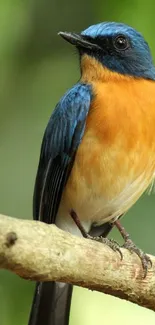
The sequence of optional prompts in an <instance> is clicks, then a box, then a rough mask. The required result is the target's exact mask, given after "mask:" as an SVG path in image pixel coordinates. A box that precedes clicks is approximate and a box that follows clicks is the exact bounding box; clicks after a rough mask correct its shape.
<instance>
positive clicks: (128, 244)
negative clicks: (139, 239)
mask: <svg viewBox="0 0 155 325" xmlns="http://www.w3.org/2000/svg"><path fill="white" fill-rule="evenodd" d="M122 247H123V248H126V249H128V250H129V251H130V252H131V253H135V254H136V255H138V256H139V258H140V260H141V263H142V268H143V271H144V279H145V278H146V276H147V272H148V269H149V267H152V261H151V259H150V257H149V256H148V255H147V254H145V253H144V252H143V251H142V250H141V249H140V248H138V247H137V246H136V245H135V244H134V243H133V242H132V240H131V239H127V240H126V241H125V243H124V245H122Z"/></svg>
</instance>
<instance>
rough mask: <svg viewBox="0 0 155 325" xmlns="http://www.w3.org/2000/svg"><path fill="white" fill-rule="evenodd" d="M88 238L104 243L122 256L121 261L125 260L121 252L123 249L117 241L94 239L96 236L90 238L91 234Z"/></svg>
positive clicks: (102, 238)
mask: <svg viewBox="0 0 155 325" xmlns="http://www.w3.org/2000/svg"><path fill="white" fill-rule="evenodd" d="M87 238H88V239H92V240H96V241H98V242H100V243H103V244H105V245H107V246H108V247H110V248H111V249H112V250H113V251H114V252H118V253H119V254H120V257H121V260H122V259H123V254H122V251H121V247H120V245H119V244H118V243H117V242H116V241H115V240H113V239H108V238H104V237H102V236H99V237H94V236H90V235H89V234H88V236H87Z"/></svg>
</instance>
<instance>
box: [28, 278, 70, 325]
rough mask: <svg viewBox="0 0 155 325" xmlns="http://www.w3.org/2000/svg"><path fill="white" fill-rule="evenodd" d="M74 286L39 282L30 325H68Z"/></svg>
mask: <svg viewBox="0 0 155 325" xmlns="http://www.w3.org/2000/svg"><path fill="white" fill-rule="evenodd" d="M71 296H72V285H70V284H64V283H59V282H44V283H43V282H38V283H37V285H36V290H35V294H34V299H33V304H32V308H31V313H30V318H29V323H28V325H68V324H69V313H70V304H71Z"/></svg>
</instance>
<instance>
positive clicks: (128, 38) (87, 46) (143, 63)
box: [59, 22, 155, 80]
mask: <svg viewBox="0 0 155 325" xmlns="http://www.w3.org/2000/svg"><path fill="white" fill-rule="evenodd" d="M59 35H60V36H62V37H63V38H64V39H65V40H67V41H68V42H69V43H71V44H73V45H75V46H76V48H77V49H78V51H79V53H80V58H81V62H82V60H83V58H84V57H85V58H86V57H87V59H88V58H89V59H90V60H92V59H93V62H99V64H100V65H102V67H104V68H107V69H108V70H110V71H113V72H117V73H119V74H122V75H128V76H133V77H135V78H136V77H137V78H144V79H152V80H155V67H154V65H153V61H152V56H151V52H150V49H149V46H148V44H147V42H146V41H145V39H144V38H143V36H142V35H141V34H140V33H139V32H137V31H136V30H135V29H133V28H132V27H130V26H127V25H125V24H122V23H114V22H105V23H100V24H97V25H93V26H90V27H89V28H87V29H86V30H84V31H83V32H82V33H80V34H76V33H67V32H60V33H59ZM87 61H88V60H87ZM90 68H91V67H90Z"/></svg>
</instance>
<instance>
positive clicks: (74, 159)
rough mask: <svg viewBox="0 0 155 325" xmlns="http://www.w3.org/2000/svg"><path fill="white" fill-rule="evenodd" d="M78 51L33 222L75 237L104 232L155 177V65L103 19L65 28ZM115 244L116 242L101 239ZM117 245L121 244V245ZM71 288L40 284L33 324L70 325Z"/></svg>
mask: <svg viewBox="0 0 155 325" xmlns="http://www.w3.org/2000/svg"><path fill="white" fill-rule="evenodd" d="M59 35H60V36H62V37H63V38H64V39H65V40H67V41H68V42H69V43H71V44H72V45H74V46H75V47H76V49H77V51H78V53H79V56H80V69H81V78H80V81H79V82H78V83H77V84H75V85H74V86H73V87H72V88H71V89H70V90H68V91H67V93H66V94H65V95H64V96H63V97H62V98H61V99H60V101H59V103H58V104H57V105H56V108H55V110H54V111H53V113H52V115H51V118H50V120H49V122H48V125H47V128H46V130H45V134H44V137H43V142H42V146H41V153H40V161H39V166H38V172H37V176H36V183H35V190H34V219H35V220H41V221H43V222H46V223H55V224H56V225H57V226H58V227H60V228H61V229H63V230H65V231H68V232H71V233H73V234H75V235H78V236H79V235H81V234H82V235H83V236H85V237H86V238H92V237H93V235H94V234H96V235H97V236H99V235H102V236H103V237H106V236H107V234H108V232H109V231H110V230H111V228H112V227H113V226H114V225H115V226H116V227H117V228H118V229H119V230H120V232H121V234H122V236H123V238H124V240H125V245H124V246H125V247H127V248H129V249H130V250H131V251H135V252H136V253H137V254H138V255H139V257H140V258H141V261H142V266H143V271H144V276H146V273H147V267H148V263H150V260H149V258H148V256H147V255H145V254H144V253H143V252H142V251H141V250H140V249H138V248H137V247H136V246H135V245H134V243H132V241H131V240H129V238H128V234H127V233H126V231H125V230H124V229H123V227H122V226H121V224H120V221H119V219H120V217H121V216H123V215H124V214H125V213H126V212H127V211H128V210H129V209H130V207H131V206H132V205H133V204H134V203H135V202H136V201H137V200H138V199H139V197H140V196H141V195H142V194H143V192H144V191H145V190H146V189H147V187H148V186H149V184H151V182H153V180H154V177H155V132H154V130H155V67H154V65H153V61H152V57H151V53H150V49H149V46H148V44H147V42H146V41H145V40H144V38H143V36H142V35H141V34H140V33H139V32H137V31H136V30H135V29H133V28H132V27H129V26H127V25H125V24H121V23H114V22H105V23H100V24H97V25H94V26H90V27H89V28H88V29H86V30H84V31H83V32H82V33H80V34H76V33H67V32H60V33H59ZM104 239H105V241H106V243H107V244H108V245H109V246H110V247H111V248H113V249H116V247H115V245H114V246H113V243H112V242H110V241H109V242H108V240H107V238H103V242H104ZM117 249H118V250H119V248H117ZM71 292H72V288H71V286H70V285H67V284H60V283H55V282H51V283H38V284H37V287H36V292H35V297H34V301H33V306H32V310H31V315H30V320H29V325H43V324H46V325H67V324H68V319H69V309H70V302H71Z"/></svg>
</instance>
